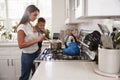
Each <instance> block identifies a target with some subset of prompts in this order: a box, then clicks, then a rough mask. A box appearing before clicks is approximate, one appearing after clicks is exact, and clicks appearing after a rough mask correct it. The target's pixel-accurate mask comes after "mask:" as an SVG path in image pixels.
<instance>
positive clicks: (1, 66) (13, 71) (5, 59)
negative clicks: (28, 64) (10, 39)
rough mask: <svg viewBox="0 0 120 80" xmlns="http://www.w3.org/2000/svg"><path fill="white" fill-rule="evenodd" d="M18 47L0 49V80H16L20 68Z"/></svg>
mask: <svg viewBox="0 0 120 80" xmlns="http://www.w3.org/2000/svg"><path fill="white" fill-rule="evenodd" d="M20 55H21V51H20V49H19V48H18V46H2V47H0V80H18V78H19V76H20V67H21V63H20V62H21V56H20Z"/></svg>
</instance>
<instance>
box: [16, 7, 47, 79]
mask: <svg viewBox="0 0 120 80" xmlns="http://www.w3.org/2000/svg"><path fill="white" fill-rule="evenodd" d="M38 14H39V9H38V8H37V7H36V6H34V5H29V6H28V7H27V8H26V10H25V12H24V15H23V17H22V19H21V21H20V23H19V25H18V28H17V37H18V46H19V48H20V49H22V56H21V76H20V79H19V80H28V79H29V75H30V72H31V70H32V72H33V73H34V71H35V65H34V64H33V61H34V59H35V58H36V57H37V56H38V54H39V53H38V51H37V50H38V45H37V43H38V42H39V41H42V40H43V39H44V38H45V35H44V34H43V35H42V34H41V35H40V36H38V33H37V32H35V31H34V30H33V27H32V25H31V24H30V22H31V21H32V22H33V21H35V19H36V18H37V16H38Z"/></svg>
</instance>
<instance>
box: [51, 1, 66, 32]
mask: <svg viewBox="0 0 120 80" xmlns="http://www.w3.org/2000/svg"><path fill="white" fill-rule="evenodd" d="M64 29H65V0H52V33H55V32H60V30H64Z"/></svg>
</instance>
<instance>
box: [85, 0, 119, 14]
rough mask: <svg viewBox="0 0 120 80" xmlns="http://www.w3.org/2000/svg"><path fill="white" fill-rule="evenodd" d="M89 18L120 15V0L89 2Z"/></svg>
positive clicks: (91, 0)
mask: <svg viewBox="0 0 120 80" xmlns="http://www.w3.org/2000/svg"><path fill="white" fill-rule="evenodd" d="M87 8H88V9H86V10H87V15H88V16H118V15H120V0H87Z"/></svg>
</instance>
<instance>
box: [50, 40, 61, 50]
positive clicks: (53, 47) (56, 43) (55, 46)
mask: <svg viewBox="0 0 120 80" xmlns="http://www.w3.org/2000/svg"><path fill="white" fill-rule="evenodd" d="M50 48H51V50H59V49H61V48H62V43H61V41H60V40H52V41H51V42H50Z"/></svg>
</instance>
